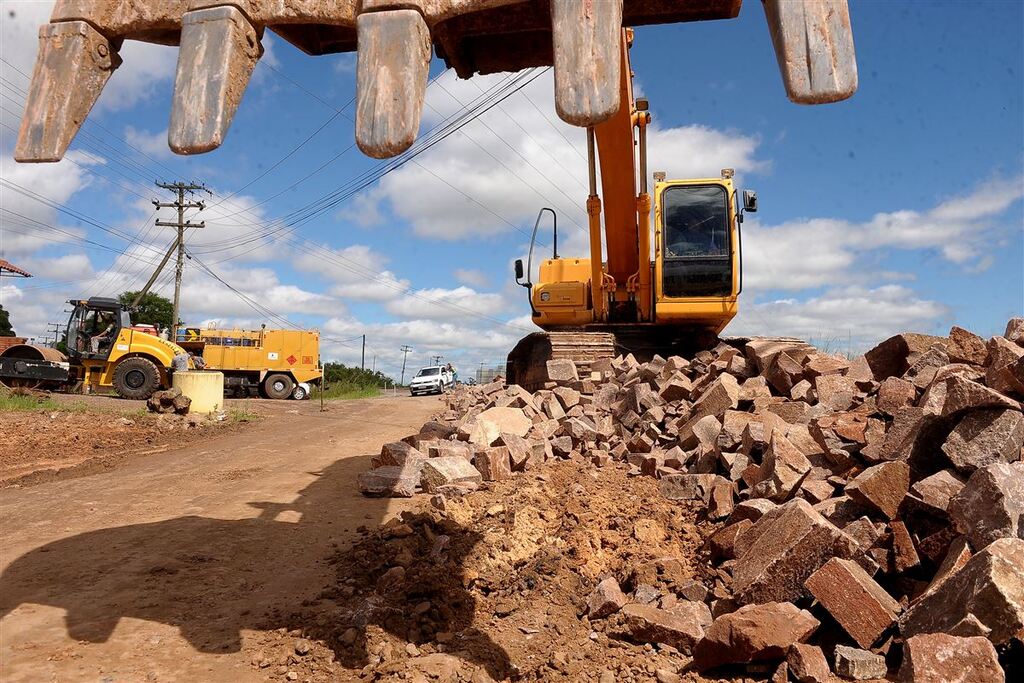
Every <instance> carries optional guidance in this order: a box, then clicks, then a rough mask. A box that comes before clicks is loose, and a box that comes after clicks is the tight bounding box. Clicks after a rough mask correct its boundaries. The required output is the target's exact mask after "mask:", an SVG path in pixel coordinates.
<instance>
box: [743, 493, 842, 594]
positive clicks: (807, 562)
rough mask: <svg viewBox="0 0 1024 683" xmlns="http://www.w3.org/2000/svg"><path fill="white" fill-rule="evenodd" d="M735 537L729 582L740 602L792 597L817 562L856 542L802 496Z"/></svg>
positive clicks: (819, 563)
mask: <svg viewBox="0 0 1024 683" xmlns="http://www.w3.org/2000/svg"><path fill="white" fill-rule="evenodd" d="M739 541H743V543H742V545H743V547H742V548H740V547H737V549H736V550H737V553H739V557H738V558H737V559H736V564H735V565H734V566H733V586H732V588H733V593H734V595H735V597H736V598H737V600H739V602H740V603H743V604H746V603H752V602H768V601H773V600H775V601H787V600H796V599H798V598H799V597H801V596H802V595H803V594H804V582H805V581H806V580H807V578H808V577H809V576H810V575H811V574H813V573H814V572H815V571H816V570H817V569H818V568H819V567H821V566H822V565H823V564H825V563H826V562H827V561H828V560H830V559H832V558H833V557H839V558H844V559H850V558H852V557H853V556H854V555H855V554H856V553H857V551H858V548H859V546H858V544H857V541H855V540H854V539H852V538H851V537H850V536H847V535H846V534H844V533H843V532H842V531H840V530H839V529H837V528H836V527H835V526H834V525H833V524H832V523H831V522H829V521H828V520H827V519H825V518H824V517H822V516H821V515H820V514H819V513H818V512H817V511H815V510H814V508H812V507H811V506H810V504H809V503H808V502H807V501H805V500H803V499H800V498H797V499H795V500H792V501H790V502H788V503H786V504H785V505H782V506H780V507H778V508H776V509H775V510H772V511H771V512H769V513H767V514H765V515H764V516H763V517H762V518H761V519H760V520H759V521H758V522H757V524H755V525H754V526H753V527H752V528H751V529H750V530H749V531H748V532H746V533H745V534H744V536H743V537H742V538H741V539H738V543H737V545H738V546H739V545H741V544H740V543H739Z"/></svg>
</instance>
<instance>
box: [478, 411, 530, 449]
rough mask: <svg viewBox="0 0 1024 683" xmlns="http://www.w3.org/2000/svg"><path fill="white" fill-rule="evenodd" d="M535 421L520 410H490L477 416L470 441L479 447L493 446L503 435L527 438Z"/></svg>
mask: <svg viewBox="0 0 1024 683" xmlns="http://www.w3.org/2000/svg"><path fill="white" fill-rule="evenodd" d="M532 426H533V420H531V419H530V418H528V417H526V413H524V412H523V411H522V410H520V409H519V408H508V407H505V408H488V409H487V410H485V411H483V412H482V413H480V414H479V415H477V416H476V425H475V427H474V428H473V431H472V432H471V433H470V435H469V440H470V441H471V442H472V443H474V444H476V445H478V446H491V445H493V444H494V442H495V441H497V440H498V437H500V436H501V435H502V434H514V435H515V436H526V435H527V434H529V433H530V427H532Z"/></svg>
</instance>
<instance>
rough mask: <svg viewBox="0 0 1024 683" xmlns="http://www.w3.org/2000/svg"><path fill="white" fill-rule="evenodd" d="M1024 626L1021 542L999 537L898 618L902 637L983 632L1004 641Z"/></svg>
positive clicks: (1023, 548) (995, 640) (1023, 547)
mask: <svg viewBox="0 0 1024 683" xmlns="http://www.w3.org/2000/svg"><path fill="white" fill-rule="evenodd" d="M1022 628H1024V541H1022V540H1020V539H1017V538H1003V539H1000V540H998V541H995V542H993V543H992V544H990V545H989V546H988V547H987V548H985V549H984V550H982V551H981V552H979V553H977V554H975V555H974V557H972V558H971V559H970V560H968V561H967V563H966V564H965V565H964V566H963V568H962V569H960V571H958V572H955V573H954V574H953V575H951V576H950V577H949V578H947V579H946V580H945V581H943V582H942V584H941V585H939V586H938V587H937V588H935V589H934V590H932V591H930V592H927V593H925V594H924V595H923V596H922V597H921V598H919V599H918V600H917V602H915V603H914V604H913V605H911V606H910V608H909V609H908V610H907V611H906V612H905V613H904V614H903V616H902V617H901V618H900V631H901V633H902V634H903V635H904V637H910V636H915V635H918V634H922V633H936V632H942V633H950V634H953V635H961V636H986V637H987V638H988V639H989V640H990V641H992V643H993V644H994V645H1002V644H1003V643H1005V642H1007V641H1009V640H1010V639H1011V638H1013V637H1015V636H1016V635H1017V634H1018V633H1020V631H1021V629H1022Z"/></svg>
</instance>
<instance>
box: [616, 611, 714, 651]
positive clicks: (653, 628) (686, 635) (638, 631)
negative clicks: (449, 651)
mask: <svg viewBox="0 0 1024 683" xmlns="http://www.w3.org/2000/svg"><path fill="white" fill-rule="evenodd" d="M622 616H623V619H624V622H625V626H626V630H627V631H628V632H629V635H630V637H631V639H632V640H634V641H635V642H639V643H664V644H665V645H669V646H671V647H674V648H676V649H677V650H679V651H680V652H682V653H683V654H686V655H689V654H690V653H691V652H693V648H694V646H695V645H696V644H697V643H698V642H699V641H700V640H701V638H703V637H704V631H705V629H707V627H708V626H710V625H711V610H710V609H708V606H707V605H705V604H704V603H703V602H690V601H685V602H681V603H677V604H676V605H675V606H674V607H673V608H672V610H671V611H669V610H664V609H659V608H657V607H654V606H653V605H638V604H631V605H626V606H625V607H623V608H622Z"/></svg>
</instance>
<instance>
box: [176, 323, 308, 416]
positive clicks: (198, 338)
mask: <svg viewBox="0 0 1024 683" xmlns="http://www.w3.org/2000/svg"><path fill="white" fill-rule="evenodd" d="M176 342H177V343H178V344H179V345H180V346H181V347H182V348H184V349H185V350H187V351H189V352H190V353H194V354H195V355H197V356H202V358H203V361H204V362H205V363H206V367H207V368H214V369H217V370H220V371H221V372H223V373H224V391H225V393H227V394H228V395H230V396H236V397H244V396H251V395H253V394H254V393H257V392H258V393H259V395H261V396H264V397H266V398H276V399H282V398H289V397H291V398H298V399H301V398H306V397H307V396H308V395H309V389H308V387H309V385H310V384H319V383H320V378H321V376H322V373H321V372H320V333H319V332H316V331H312V330H268V329H267V328H266V327H263V328H261V329H259V330H237V329H231V330H228V329H216V328H209V329H203V328H198V327H186V328H183V329H181V330H179V331H178V338H177V340H176Z"/></svg>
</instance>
